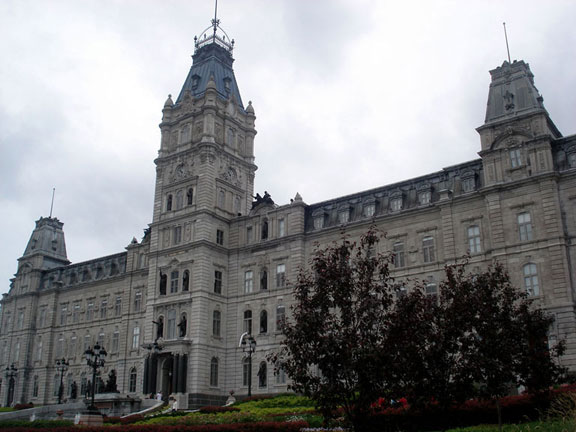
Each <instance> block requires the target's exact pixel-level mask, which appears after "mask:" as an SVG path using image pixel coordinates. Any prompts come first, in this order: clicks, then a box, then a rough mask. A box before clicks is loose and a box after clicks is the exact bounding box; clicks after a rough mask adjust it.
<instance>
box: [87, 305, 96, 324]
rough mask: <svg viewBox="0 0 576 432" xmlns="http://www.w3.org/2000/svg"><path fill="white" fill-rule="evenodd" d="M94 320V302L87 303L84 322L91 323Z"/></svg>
mask: <svg viewBox="0 0 576 432" xmlns="http://www.w3.org/2000/svg"><path fill="white" fill-rule="evenodd" d="M93 319H94V302H93V301H89V302H88V304H87V305H86V321H92V320H93Z"/></svg>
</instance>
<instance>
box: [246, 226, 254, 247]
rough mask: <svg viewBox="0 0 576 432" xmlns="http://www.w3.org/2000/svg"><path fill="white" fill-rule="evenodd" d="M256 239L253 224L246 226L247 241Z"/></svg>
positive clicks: (250, 241)
mask: <svg viewBox="0 0 576 432" xmlns="http://www.w3.org/2000/svg"><path fill="white" fill-rule="evenodd" d="M253 241H254V231H253V229H252V227H251V226H249V227H246V243H252V242H253Z"/></svg>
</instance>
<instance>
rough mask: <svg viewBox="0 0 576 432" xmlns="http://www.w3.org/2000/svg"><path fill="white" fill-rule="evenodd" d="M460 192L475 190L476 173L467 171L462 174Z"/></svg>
mask: <svg viewBox="0 0 576 432" xmlns="http://www.w3.org/2000/svg"><path fill="white" fill-rule="evenodd" d="M461 177H462V192H464V193H467V192H472V191H474V190H476V174H474V172H472V171H468V172H465V173H463V174H462V176H461Z"/></svg>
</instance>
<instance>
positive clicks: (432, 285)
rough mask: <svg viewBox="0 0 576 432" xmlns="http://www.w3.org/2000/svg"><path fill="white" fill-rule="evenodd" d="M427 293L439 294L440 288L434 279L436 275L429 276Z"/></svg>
mask: <svg viewBox="0 0 576 432" xmlns="http://www.w3.org/2000/svg"><path fill="white" fill-rule="evenodd" d="M426 294H427V295H436V294H438V289H437V287H436V281H435V280H434V276H428V280H427V281H426Z"/></svg>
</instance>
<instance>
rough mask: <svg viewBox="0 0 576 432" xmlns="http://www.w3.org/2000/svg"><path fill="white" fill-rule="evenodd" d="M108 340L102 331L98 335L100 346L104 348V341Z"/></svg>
mask: <svg viewBox="0 0 576 432" xmlns="http://www.w3.org/2000/svg"><path fill="white" fill-rule="evenodd" d="M105 338H106V334H105V333H104V332H103V331H102V329H100V333H98V340H97V342H98V345H100V346H104V339H105Z"/></svg>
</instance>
